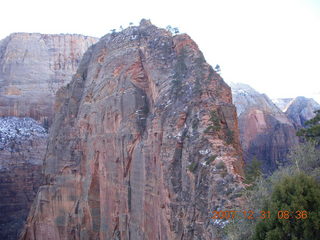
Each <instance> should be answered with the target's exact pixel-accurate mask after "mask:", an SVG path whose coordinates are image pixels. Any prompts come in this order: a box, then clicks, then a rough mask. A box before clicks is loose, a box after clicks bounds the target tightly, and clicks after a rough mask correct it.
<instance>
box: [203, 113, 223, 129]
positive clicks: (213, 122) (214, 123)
mask: <svg viewBox="0 0 320 240" xmlns="http://www.w3.org/2000/svg"><path fill="white" fill-rule="evenodd" d="M209 121H210V125H209V126H208V127H207V128H206V130H205V132H206V133H210V132H217V131H219V130H220V129H221V124H220V119H219V115H218V113H217V111H215V110H212V111H211V112H210V119H209Z"/></svg>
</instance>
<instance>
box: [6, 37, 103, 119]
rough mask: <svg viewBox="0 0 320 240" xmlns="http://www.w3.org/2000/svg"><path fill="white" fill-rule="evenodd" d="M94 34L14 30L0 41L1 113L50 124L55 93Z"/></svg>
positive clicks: (79, 58)
mask: <svg viewBox="0 0 320 240" xmlns="http://www.w3.org/2000/svg"><path fill="white" fill-rule="evenodd" d="M96 41H97V39H96V38H92V37H85V36H82V35H71V34H65V35H63V34H60V35H59V34H57V35H49V34H38V33H14V34H11V35H10V36H8V37H7V38H5V39H3V40H2V41H0V116H17V117H31V118H34V119H36V120H37V121H41V122H42V123H43V124H45V125H50V123H51V122H52V117H53V104H54V95H55V93H56V91H57V89H58V88H60V87H61V86H63V85H65V84H67V83H68V82H69V81H70V80H71V78H72V75H73V74H74V73H75V71H76V70H77V67H78V65H79V62H80V60H81V58H82V55H83V53H84V52H85V51H86V50H87V48H88V47H89V46H91V45H92V44H93V43H95V42H96Z"/></svg>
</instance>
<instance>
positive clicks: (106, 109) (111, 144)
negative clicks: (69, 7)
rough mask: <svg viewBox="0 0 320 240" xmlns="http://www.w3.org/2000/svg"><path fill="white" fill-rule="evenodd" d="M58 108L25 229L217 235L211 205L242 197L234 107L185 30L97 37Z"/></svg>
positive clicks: (119, 235) (27, 235)
mask: <svg viewBox="0 0 320 240" xmlns="http://www.w3.org/2000/svg"><path fill="white" fill-rule="evenodd" d="M55 109H56V114H55V119H54V123H53V125H52V127H51V131H50V136H49V144H48V150H47V153H46V157H45V163H44V174H45V182H44V184H43V185H42V186H41V187H40V189H39V192H38V194H37V197H36V199H35V202H34V204H33V206H32V209H31V211H30V215H29V217H28V221H27V223H26V226H25V230H24V232H23V234H22V235H21V239H28V240H29V239H37V240H41V239H43V240H47V239H55V240H58V239H64V240H67V239H68V240H69V239H137V240H138V239H139V240H140V239H208V240H209V239H210V240H211V239H219V237H218V232H219V229H220V230H221V228H222V226H223V224H224V223H223V222H222V221H220V220H213V219H211V218H210V217H211V216H212V215H211V212H212V211H213V210H222V209H227V208H228V209H230V208H231V209H233V208H236V207H239V205H240V202H241V201H240V198H239V197H240V194H239V191H241V189H242V184H241V181H242V175H243V169H242V168H243V161H242V155H241V147H240V142H239V132H238V124H237V116H236V109H235V107H234V105H233V104H232V95H231V90H230V87H229V86H228V85H227V84H226V83H225V82H224V81H223V80H222V78H221V77H220V76H219V75H218V74H217V73H216V72H215V71H214V70H213V69H212V68H211V66H209V65H208V64H207V63H206V62H205V59H204V57H203V55H202V53H201V52H200V50H199V48H198V46H197V45H196V43H195V42H194V41H192V40H191V39H190V37H189V36H188V35H186V34H181V35H175V36H172V34H171V33H170V32H168V31H166V30H164V29H159V28H157V27H155V26H154V25H152V24H151V23H150V22H149V21H146V20H142V21H141V23H140V26H138V27H129V28H127V29H125V30H123V31H122V32H119V33H113V34H108V35H106V36H104V37H103V38H102V39H101V40H100V41H99V42H98V43H97V44H95V45H94V46H93V47H90V48H89V49H88V51H87V52H86V54H85V55H84V57H83V59H82V62H81V63H80V66H79V69H78V71H77V73H76V74H75V75H74V77H73V80H72V81H71V83H69V84H68V85H67V86H66V87H64V88H62V89H61V90H59V91H58V93H57V101H56V104H55Z"/></svg>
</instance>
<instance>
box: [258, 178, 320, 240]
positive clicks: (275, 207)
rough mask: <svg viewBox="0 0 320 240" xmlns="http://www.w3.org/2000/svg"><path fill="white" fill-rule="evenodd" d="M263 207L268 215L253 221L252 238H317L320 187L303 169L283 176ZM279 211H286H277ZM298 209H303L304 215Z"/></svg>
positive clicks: (319, 218)
mask: <svg viewBox="0 0 320 240" xmlns="http://www.w3.org/2000/svg"><path fill="white" fill-rule="evenodd" d="M264 209H265V211H270V216H271V217H270V218H268V219H264V220H260V221H259V223H258V224H257V225H256V228H255V235H254V238H253V239H254V240H278V239H282V240H291V239H297V240H298V239H320V188H319V185H318V184H317V183H316V182H315V180H314V179H313V178H312V177H310V176H307V175H306V174H303V173H300V174H296V175H294V176H288V177H285V178H284V179H283V180H282V181H281V182H280V183H278V184H277V185H276V186H275V188H274V191H273V192H272V195H271V200H270V201H268V202H267V203H266V205H265V207H264ZM279 211H282V213H284V211H288V213H289V214H280V215H278V213H279ZM298 211H300V212H298ZM301 211H306V215H304V217H303V215H302V214H301ZM287 217H288V218H287ZM301 217H302V218H301ZM279 218H281V219H279ZM297 218H301V219H297Z"/></svg>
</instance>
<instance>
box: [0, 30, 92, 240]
mask: <svg viewBox="0 0 320 240" xmlns="http://www.w3.org/2000/svg"><path fill="white" fill-rule="evenodd" d="M96 41H97V39H95V38H91V37H85V36H81V35H70V34H66V35H62V34H60V35H45V34H33V33H32V34H31V33H30V34H29V33H15V34H11V35H10V36H8V37H7V38H5V39H3V40H2V41H0V116H1V117H0V196H1V198H0V239H6V240H11V239H14V240H15V239H17V236H18V234H19V232H20V230H21V228H22V226H23V223H24V221H25V220H26V217H27V214H28V212H29V209H30V205H31V203H32V202H33V199H34V197H35V195H36V193H37V191H38V188H39V186H40V184H41V183H42V164H43V159H44V156H45V150H46V147H47V139H48V135H47V132H46V129H44V128H43V127H46V128H48V127H49V125H50V124H51V122H52V119H53V112H54V110H53V105H54V94H55V92H56V90H57V89H58V88H59V87H60V86H62V85H66V84H67V83H68V82H69V81H70V80H71V76H72V75H73V74H74V73H75V72H76V69H77V67H78V65H79V63H80V60H81V58H82V55H83V53H84V52H85V51H86V50H87V48H88V47H89V46H90V45H92V44H93V43H94V42H96ZM12 116H16V117H12ZM25 117H27V118H25ZM28 117H31V118H28ZM32 118H33V119H32ZM34 119H36V120H37V121H38V122H36V121H35V120H34ZM40 123H41V124H42V126H41V125H40Z"/></svg>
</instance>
